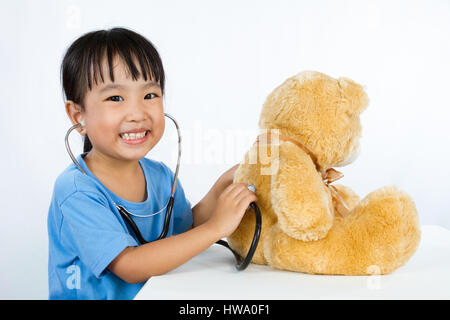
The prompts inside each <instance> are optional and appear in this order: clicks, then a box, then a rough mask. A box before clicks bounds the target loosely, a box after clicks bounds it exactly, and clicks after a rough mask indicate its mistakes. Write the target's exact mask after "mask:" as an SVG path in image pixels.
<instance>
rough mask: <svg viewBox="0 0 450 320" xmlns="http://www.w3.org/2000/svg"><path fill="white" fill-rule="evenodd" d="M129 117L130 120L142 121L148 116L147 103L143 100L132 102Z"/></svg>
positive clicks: (128, 109)
mask: <svg viewBox="0 0 450 320" xmlns="http://www.w3.org/2000/svg"><path fill="white" fill-rule="evenodd" d="M127 113H128V114H127V117H128V120H130V121H132V120H134V121H140V120H143V119H145V118H146V110H145V105H144V104H143V103H141V102H137V101H134V102H130V105H129V106H128V108H127Z"/></svg>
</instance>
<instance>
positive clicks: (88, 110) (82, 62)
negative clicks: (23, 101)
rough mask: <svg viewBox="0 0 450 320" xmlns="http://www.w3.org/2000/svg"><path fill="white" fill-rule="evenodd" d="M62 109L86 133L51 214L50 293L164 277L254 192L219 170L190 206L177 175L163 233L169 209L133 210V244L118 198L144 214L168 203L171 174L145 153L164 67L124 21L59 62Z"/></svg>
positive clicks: (210, 240) (114, 289)
mask: <svg viewBox="0 0 450 320" xmlns="http://www.w3.org/2000/svg"><path fill="white" fill-rule="evenodd" d="M61 73H62V84H63V89H64V94H65V97H66V103H65V107H66V112H67V114H68V116H69V118H70V120H71V122H72V123H73V124H77V123H82V124H83V126H82V127H81V128H78V130H79V133H80V134H81V135H83V136H84V152H83V153H82V154H81V155H79V156H78V157H77V161H78V163H79V164H80V166H81V167H82V168H83V170H84V171H85V172H86V173H87V175H86V174H84V173H83V172H82V171H81V170H80V169H79V168H78V167H77V166H75V165H74V164H71V165H70V166H68V167H67V168H66V169H65V170H64V171H63V172H62V173H61V174H60V175H59V176H58V178H57V180H56V182H55V185H54V191H53V196H52V201H51V205H50V209H49V215H48V234H49V268H48V272H49V295H50V299H131V298H133V297H134V296H135V295H136V293H137V292H138V291H139V289H140V288H141V287H142V285H143V284H144V283H145V281H146V280H148V279H149V278H150V277H152V276H154V275H161V274H164V273H166V272H168V271H170V270H172V269H174V268H177V267H178V266H180V265H182V264H183V263H185V262H187V261H188V260H189V259H191V258H192V257H194V256H196V255H197V254H199V253H200V252H201V251H203V250H205V249H207V248H208V247H209V246H211V245H212V244H214V243H215V242H216V241H217V240H219V239H221V238H223V237H226V236H228V235H230V234H231V233H232V232H233V231H234V230H235V229H236V228H237V226H238V225H239V222H240V221H241V219H242V217H243V215H244V213H245V211H246V209H247V207H248V206H249V204H250V203H251V202H253V201H256V200H257V198H256V196H255V194H254V193H253V192H251V191H249V190H248V189H247V184H245V183H234V184H233V183H232V180H233V175H234V172H235V170H236V169H237V165H236V166H234V167H232V168H231V169H229V170H228V171H226V172H225V173H224V174H222V175H221V176H220V177H219V179H218V180H217V181H216V183H215V184H214V185H213V187H212V188H211V189H210V190H209V192H208V193H207V194H206V195H205V197H204V198H203V199H202V200H201V201H200V202H199V203H198V204H197V205H195V206H194V207H193V208H192V209H191V205H190V202H189V201H188V200H187V199H186V198H185V194H184V191H183V188H182V186H181V183H180V182H179V181H177V190H176V193H175V206H174V211H173V214H172V219H171V225H170V229H169V233H168V235H167V237H166V238H164V239H162V240H156V241H153V240H155V239H156V238H157V237H158V235H159V234H160V233H161V230H162V225H163V221H164V213H165V210H162V214H157V215H154V216H151V217H145V218H142V217H141V218H140V217H134V216H133V220H134V222H135V223H136V224H137V226H138V227H139V229H140V231H141V233H142V235H143V236H144V237H145V238H146V240H147V241H153V242H149V243H146V244H144V245H140V246H139V245H138V242H137V240H136V239H135V238H134V234H133V233H132V232H131V230H130V228H129V226H128V225H127V224H126V223H125V222H124V220H123V219H122V217H121V216H120V214H119V212H118V210H117V209H116V207H115V205H114V203H117V204H118V205H121V206H123V207H125V208H126V209H127V210H128V211H129V212H132V213H133V214H138V215H146V214H147V215H148V214H149V213H153V212H157V211H159V210H160V209H161V208H163V207H164V205H165V204H166V202H167V200H168V198H169V195H170V188H171V183H172V179H173V176H174V175H173V172H172V171H171V170H170V169H169V168H168V167H167V166H166V165H165V164H164V163H162V162H159V161H155V160H150V159H148V158H145V155H146V154H147V153H148V152H149V151H150V150H151V149H152V148H153V147H154V146H155V145H156V144H157V143H158V142H159V140H160V139H161V137H162V135H163V133H164V126H165V122H164V110H163V100H162V98H163V95H164V79H165V77H164V69H163V66H162V62H161V59H160V56H159V54H158V52H157V51H156V49H155V48H154V47H153V45H152V44H151V43H150V42H149V41H148V40H147V39H145V38H144V37H142V36H141V35H139V34H137V33H135V32H133V31H131V30H127V29H124V28H113V29H110V30H100V31H94V32H90V33H87V34H85V35H83V36H81V37H80V38H79V39H77V40H76V41H75V42H74V43H73V44H72V45H71V46H70V47H69V49H68V50H67V52H66V54H65V56H64V59H63V62H62V66H61Z"/></svg>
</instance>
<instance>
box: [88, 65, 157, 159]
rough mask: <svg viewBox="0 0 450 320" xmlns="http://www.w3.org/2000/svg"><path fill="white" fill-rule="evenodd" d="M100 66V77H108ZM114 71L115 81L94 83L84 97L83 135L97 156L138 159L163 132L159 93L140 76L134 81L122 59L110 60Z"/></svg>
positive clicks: (107, 80)
mask: <svg viewBox="0 0 450 320" xmlns="http://www.w3.org/2000/svg"><path fill="white" fill-rule="evenodd" d="M137 65H139V64H137ZM103 67H104V69H103V70H105V71H103V72H102V73H103V75H109V73H108V71H107V67H106V65H105V64H103ZM113 72H114V82H112V81H111V79H110V78H109V77H108V76H106V77H104V80H105V81H104V82H101V81H98V84H96V83H95V82H94V83H93V87H92V90H88V91H87V93H86V95H85V98H84V112H82V113H81V116H80V117H81V118H82V120H84V122H85V129H84V132H85V133H87V134H88V136H89V140H90V141H91V144H92V151H91V152H93V153H95V154H96V156H99V155H100V156H103V157H108V158H113V159H116V160H122V161H130V160H139V159H141V158H143V157H145V155H146V154H147V153H148V152H149V151H150V150H151V149H152V148H153V147H154V146H155V145H156V144H157V143H158V141H159V140H160V139H161V137H162V135H163V133H164V127H165V121H164V111H163V101H162V90H161V87H160V85H159V84H158V83H156V82H153V81H152V80H151V79H150V80H149V81H145V80H144V78H143V77H142V76H141V77H139V78H138V79H137V80H133V79H132V77H131V75H130V74H129V72H128V70H127V68H126V66H125V65H124V63H123V62H122V60H121V59H118V58H116V59H114V60H113ZM141 74H142V73H141ZM143 134H145V136H144V137H142V135H143ZM136 135H137V137H136Z"/></svg>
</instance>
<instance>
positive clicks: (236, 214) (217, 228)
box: [206, 182, 258, 238]
mask: <svg viewBox="0 0 450 320" xmlns="http://www.w3.org/2000/svg"><path fill="white" fill-rule="evenodd" d="M247 186H248V184H247V183H245V182H242V183H233V184H231V185H229V186H228V187H227V188H226V189H225V190H224V191H223V192H222V194H221V195H220V196H219V198H218V199H217V205H216V208H215V210H214V211H213V213H212V215H211V218H210V219H209V220H208V221H207V222H206V223H207V224H208V225H209V226H210V227H211V228H212V230H214V232H215V233H216V234H217V235H218V236H219V237H220V238H223V237H228V236H229V235H231V234H232V233H233V232H234V230H236V228H237V227H238V226H239V223H240V222H241V220H242V217H243V216H244V214H245V212H246V210H247V208H248V207H249V205H250V203H252V202H255V201H257V200H258V198H257V197H256V195H255V194H254V193H253V192H252V191H250V190H248V188H247Z"/></svg>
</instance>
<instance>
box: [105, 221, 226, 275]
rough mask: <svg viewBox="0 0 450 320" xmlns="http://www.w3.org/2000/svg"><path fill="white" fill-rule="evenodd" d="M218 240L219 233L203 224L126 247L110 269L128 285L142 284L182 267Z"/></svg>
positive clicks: (111, 264)
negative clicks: (151, 278)
mask: <svg viewBox="0 0 450 320" xmlns="http://www.w3.org/2000/svg"><path fill="white" fill-rule="evenodd" d="M219 239H220V236H219V235H218V233H217V231H215V230H213V229H212V228H211V226H210V225H209V224H208V223H204V224H202V225H200V226H198V227H196V228H193V229H190V230H188V231H186V232H184V233H180V234H177V235H175V236H171V237H168V238H164V239H161V240H157V241H153V242H149V243H146V244H144V245H141V246H139V247H127V248H126V249H125V250H123V251H122V252H121V253H120V254H119V255H118V256H117V257H116V258H115V259H114V260H113V262H111V263H110V265H109V266H108V269H109V270H110V271H111V272H113V273H114V274H115V275H116V276H118V277H119V278H121V279H122V280H124V281H126V282H128V283H140V282H143V281H146V280H148V279H149V278H150V277H152V276H157V275H161V274H164V273H166V272H169V271H170V270H172V269H175V268H177V267H179V266H180V265H182V264H184V263H185V262H187V261H188V260H190V259H191V258H193V257H194V256H196V255H197V254H199V253H200V252H202V251H203V250H206V249H207V248H208V247H210V246H211V245H212V244H214V243H215V242H216V241H217V240H219Z"/></svg>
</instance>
